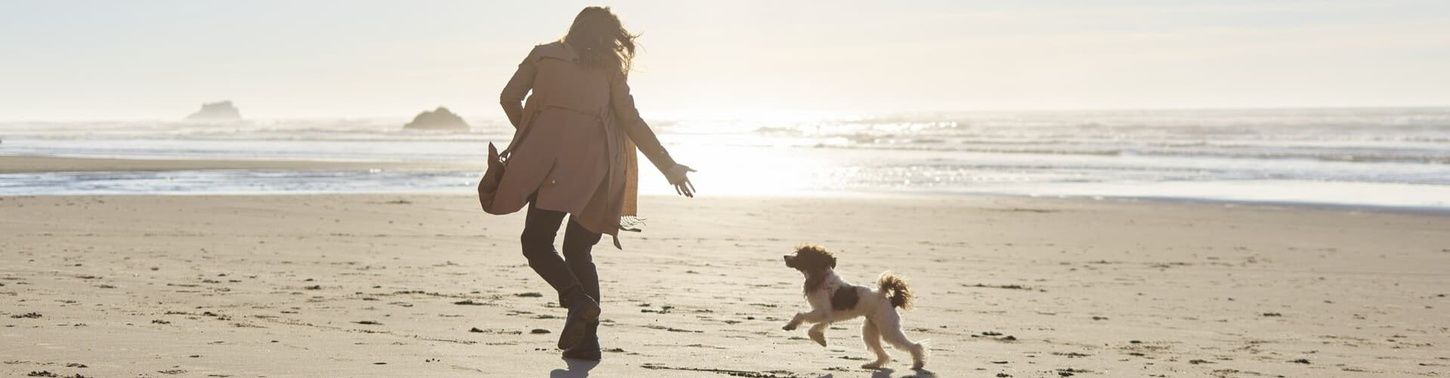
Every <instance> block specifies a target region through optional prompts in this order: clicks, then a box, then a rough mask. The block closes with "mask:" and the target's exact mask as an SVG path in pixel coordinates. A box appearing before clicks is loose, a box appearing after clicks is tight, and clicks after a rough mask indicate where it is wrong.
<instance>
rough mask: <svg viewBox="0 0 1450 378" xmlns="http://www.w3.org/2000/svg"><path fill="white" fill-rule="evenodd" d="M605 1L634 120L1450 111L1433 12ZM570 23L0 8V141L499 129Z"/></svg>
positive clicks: (390, 13)
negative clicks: (524, 80) (217, 127)
mask: <svg viewBox="0 0 1450 378" xmlns="http://www.w3.org/2000/svg"><path fill="white" fill-rule="evenodd" d="M1007 3H1008V2H1000V1H984V2H971V1H835V2H789V3H785V2H779V1H729V2H704V1H620V2H615V3H612V4H608V5H611V6H613V7H614V8H615V10H616V12H618V13H619V14H620V15H621V16H622V17H623V19H624V21H625V24H626V25H627V26H629V27H630V28H631V29H632V30H634V31H636V32H639V33H643V38H642V39H641V42H642V43H643V45H644V46H645V50H644V51H643V52H642V53H641V55H640V58H639V61H638V63H639V64H638V65H639V68H640V69H641V70H640V71H639V72H637V73H635V74H634V76H633V78H632V83H633V85H634V87H635V92H636V96H637V97H638V99H639V102H640V104H641V105H642V106H643V107H644V109H643V110H644V111H645V113H646V115H650V114H661V115H669V114H688V113H697V112H698V113H711V114H733V115H738V116H741V117H744V118H748V117H746V115H749V114H757V113H758V114H766V113H772V112H799V111H810V112H818V111H857V112H901V111H934V110H940V111H971V110H1015V109H1085V108H1086V109H1092V108H1163V107H1172V108H1180V107H1195V108H1196V107H1281V106H1397V105H1450V1H1393V0H1391V1H1273V2H1263V1H1220V2H1212V3H1211V4H1210V3H1209V2H1202V1H1030V2H1010V4H1007ZM586 4H589V3H585V2H574V1H567V2H548V3H546V4H535V2H521V1H497V2H495V1H463V0H459V1H443V0H424V1H372V0H366V1H364V0H347V1H344V0H333V1H322V0H312V1H309V0H294V1H281V0H249V1H211V0H185V1H181V0H177V1H64V0H34V1H24V0H0V120H16V119H27V120H41V119H136V118H156V119H170V118H176V117H180V116H183V115H185V114H186V113H188V112H190V111H193V110H195V108H196V107H197V106H198V105H199V104H200V103H201V102H204V101H214V100H220V99H231V100H233V101H235V102H236V103H237V104H238V105H239V106H241V108H242V110H243V112H244V114H245V115H247V116H250V117H254V118H277V117H336V116H349V117H378V116H382V117H397V118H404V117H408V116H411V115H412V114H414V113H416V112H417V111H419V110H422V109H425V108H431V107H435V106H438V105H446V106H449V107H452V108H454V109H455V110H456V111H458V112H459V113H462V114H463V115H465V116H468V117H498V116H499V115H500V114H499V111H498V110H497V109H498V107H497V105H496V98H497V93H498V90H499V88H500V87H501V86H502V85H503V83H504V81H506V80H507V78H508V76H509V74H511V73H512V70H513V67H514V66H515V65H516V64H517V63H518V61H519V59H521V58H522V57H523V55H524V54H525V53H526V52H527V51H528V50H529V48H530V47H531V46H532V45H533V44H535V43H540V42H546V41H548V40H551V39H554V38H557V37H558V36H560V35H562V34H563V32H564V30H565V29H566V27H567V26H568V23H569V21H570V20H572V18H573V16H574V14H575V13H576V12H577V11H578V10H579V8H581V7H582V6H583V5H586Z"/></svg>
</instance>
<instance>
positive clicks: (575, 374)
mask: <svg viewBox="0 0 1450 378" xmlns="http://www.w3.org/2000/svg"><path fill="white" fill-rule="evenodd" d="M564 364H565V367H564V368H563V369H554V371H551V372H549V378H585V377H588V376H589V371H590V370H594V367H595V366H599V361H585V360H576V359H572V358H566V359H564Z"/></svg>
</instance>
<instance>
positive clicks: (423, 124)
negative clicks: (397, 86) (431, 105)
mask: <svg viewBox="0 0 1450 378" xmlns="http://www.w3.org/2000/svg"><path fill="white" fill-rule="evenodd" d="M403 129H405V130H449V131H468V123H467V122H463V117H459V116H458V115H457V114H453V112H451V111H449V110H448V108H445V107H442V106H440V107H438V109H434V110H433V111H423V112H422V113H418V116H417V117H413V122H408V124H406V125H403Z"/></svg>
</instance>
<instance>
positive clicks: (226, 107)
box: [186, 101, 242, 121]
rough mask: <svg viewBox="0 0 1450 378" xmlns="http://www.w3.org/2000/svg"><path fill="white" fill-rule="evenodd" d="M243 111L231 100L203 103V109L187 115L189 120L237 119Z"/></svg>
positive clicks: (240, 117)
mask: <svg viewBox="0 0 1450 378" xmlns="http://www.w3.org/2000/svg"><path fill="white" fill-rule="evenodd" d="M240 119H242V112H241V111H240V110H237V107H236V106H235V105H232V102H231V101H222V102H213V103H207V104H201V110H199V111H197V112H196V113H192V114H191V115H189V116H186V120H188V121H236V120H240Z"/></svg>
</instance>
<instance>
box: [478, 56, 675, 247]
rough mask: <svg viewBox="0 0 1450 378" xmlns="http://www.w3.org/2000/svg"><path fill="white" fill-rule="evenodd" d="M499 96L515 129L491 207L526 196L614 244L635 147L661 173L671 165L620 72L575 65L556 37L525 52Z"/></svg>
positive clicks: (632, 200) (628, 203)
mask: <svg viewBox="0 0 1450 378" xmlns="http://www.w3.org/2000/svg"><path fill="white" fill-rule="evenodd" d="M530 91H532V92H533V93H532V94H529V92H530ZM525 95H528V100H527V101H526V102H524V96H525ZM499 102H500V103H501V104H502V105H503V107H504V112H505V113H508V115H509V119H510V121H511V122H513V124H514V127H515V129H516V130H515V132H514V139H513V141H512V142H510V145H509V150H510V151H511V152H510V156H509V163H508V164H509V165H508V169H507V170H505V171H504V174H503V178H502V180H501V181H500V183H499V189H498V192H497V195H496V196H495V197H494V208H495V209H498V210H502V212H514V211H518V210H519V209H522V208H523V207H524V205H527V204H528V201H529V200H530V199H531V198H532V199H533V201H534V206H536V207H538V208H541V209H545V210H553V211H560V212H566V213H569V215H570V218H571V219H573V220H575V221H577V222H579V224H580V225H581V226H584V228H586V229H588V230H590V231H594V232H598V233H601V234H609V235H611V236H614V245H615V247H619V246H620V244H619V230H620V228H621V226H620V223H621V219H622V218H623V217H633V216H636V215H638V214H637V211H636V210H637V207H636V203H637V202H636V200H637V193H638V182H639V174H638V172H637V169H638V168H637V165H638V164H637V162H636V157H635V156H636V154H635V149H636V148H638V149H639V151H640V152H643V153H644V155H645V157H647V158H649V159H650V162H652V163H654V165H655V167H656V168H658V169H659V170H660V171H661V172H665V171H666V170H667V169H669V168H670V167H673V166H674V165H675V162H674V160H673V159H671V158H670V155H669V153H668V152H667V151H665V149H664V147H663V146H661V145H660V142H659V139H658V138H657V137H656V136H655V134H654V131H652V130H650V128H649V125H648V124H646V123H645V122H644V120H643V119H641V118H640V116H639V111H638V110H637V109H635V106H634V97H633V96H631V95H630V93H629V84H628V83H627V82H626V78H625V77H624V76H621V75H618V74H613V73H611V72H608V71H606V70H603V69H596V68H590V67H586V66H584V65H581V64H580V63H579V58H578V55H576V54H575V53H574V51H573V49H572V48H570V47H568V46H567V45H565V44H563V43H562V42H554V43H549V44H544V45H539V46H535V47H534V49H533V51H531V52H529V56H528V57H527V58H525V59H524V61H523V62H522V63H519V68H518V71H516V72H515V73H514V76H513V78H511V79H509V82H508V85H506V86H504V89H503V92H502V93H501V94H500V95H499ZM520 102H524V104H523V105H522V106H520Z"/></svg>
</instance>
